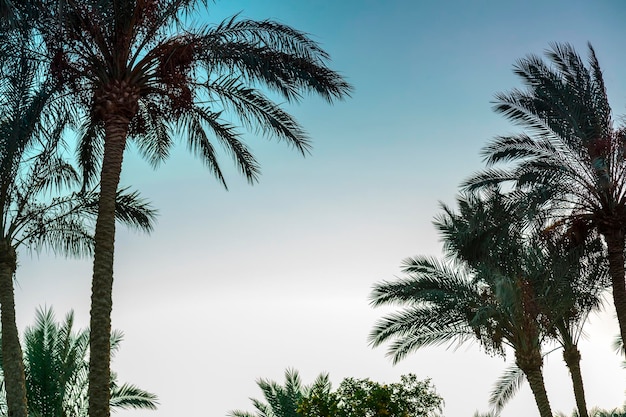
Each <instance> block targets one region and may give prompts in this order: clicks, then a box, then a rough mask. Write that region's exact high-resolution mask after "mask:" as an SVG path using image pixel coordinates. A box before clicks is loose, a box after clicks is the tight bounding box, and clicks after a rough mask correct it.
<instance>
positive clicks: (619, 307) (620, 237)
mask: <svg viewBox="0 0 626 417" xmlns="http://www.w3.org/2000/svg"><path fill="white" fill-rule="evenodd" d="M604 238H605V240H606V245H607V248H608V252H609V273H610V275H611V286H612V289H613V304H614V305H615V311H616V313H617V321H618V323H619V330H620V335H621V337H622V341H624V342H625V343H626V281H625V277H624V232H622V231H621V230H619V229H615V230H613V231H612V233H605V235H604Z"/></svg>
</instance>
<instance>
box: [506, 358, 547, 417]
mask: <svg viewBox="0 0 626 417" xmlns="http://www.w3.org/2000/svg"><path fill="white" fill-rule="evenodd" d="M515 361H516V363H517V366H518V367H519V368H520V369H521V370H522V372H524V375H526V379H527V380H528V384H529V385H530V389H531V390H532V392H533V395H534V397H535V402H536V403H537V408H538V409H539V415H540V416H541V417H553V415H552V409H551V408H550V401H549V400H548V393H547V392H546V385H545V383H544V381H543V372H542V371H541V366H542V365H543V360H542V359H541V352H539V351H536V350H534V349H533V350H532V351H530V352H526V353H523V352H520V351H519V350H517V351H516V352H515Z"/></svg>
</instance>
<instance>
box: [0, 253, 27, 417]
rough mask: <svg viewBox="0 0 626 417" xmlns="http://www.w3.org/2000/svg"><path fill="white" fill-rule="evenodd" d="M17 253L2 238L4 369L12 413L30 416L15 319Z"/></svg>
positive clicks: (12, 416) (0, 276) (11, 416)
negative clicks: (14, 285) (14, 275)
mask: <svg viewBox="0 0 626 417" xmlns="http://www.w3.org/2000/svg"><path fill="white" fill-rule="evenodd" d="M16 261H17V255H16V253H15V249H14V248H13V247H12V246H11V245H9V244H8V243H6V242H4V241H3V242H0V306H1V311H2V313H1V316H2V317H1V322H2V324H1V325H2V370H3V372H4V382H5V389H6V398H7V406H8V410H9V413H8V415H9V417H27V416H28V406H27V402H26V378H25V376H24V356H23V355H22V348H21V346H20V338H19V335H18V332H17V324H16V322H15V294H14V292H13V274H15V269H16V267H17V264H16Z"/></svg>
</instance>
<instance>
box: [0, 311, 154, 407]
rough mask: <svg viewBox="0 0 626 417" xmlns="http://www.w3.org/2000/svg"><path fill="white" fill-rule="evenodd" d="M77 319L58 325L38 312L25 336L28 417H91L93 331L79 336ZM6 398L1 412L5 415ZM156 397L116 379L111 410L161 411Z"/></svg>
mask: <svg viewBox="0 0 626 417" xmlns="http://www.w3.org/2000/svg"><path fill="white" fill-rule="evenodd" d="M73 325H74V314H73V312H72V311H70V312H69V313H68V314H67V315H66V316H65V320H64V321H63V322H61V323H58V322H56V320H55V317H54V312H53V310H52V309H51V308H47V309H44V310H41V309H38V310H37V312H36V316H35V325H34V326H33V327H29V328H27V329H26V330H25V332H24V363H25V373H26V386H27V396H28V404H29V415H32V416H40V417H61V416H76V417H81V416H85V417H86V416H87V373H88V361H87V355H88V347H89V331H88V330H81V331H79V332H74V330H73ZM121 340H122V333H121V332H113V334H112V337H111V349H112V351H113V352H115V351H117V349H119V344H120V342H121ZM4 399H5V398H3V396H0V412H2V413H3V414H4V415H6V402H5V401H2V400H4ZM156 405H157V398H156V396H155V395H154V394H151V393H149V392H147V391H144V390H142V389H140V388H137V387H136V386H134V385H131V384H122V385H121V386H120V385H118V382H117V378H116V377H115V376H114V375H113V377H112V379H111V407H115V408H120V409H128V408H143V409H156Z"/></svg>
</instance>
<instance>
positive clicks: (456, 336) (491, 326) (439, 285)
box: [370, 193, 552, 417]
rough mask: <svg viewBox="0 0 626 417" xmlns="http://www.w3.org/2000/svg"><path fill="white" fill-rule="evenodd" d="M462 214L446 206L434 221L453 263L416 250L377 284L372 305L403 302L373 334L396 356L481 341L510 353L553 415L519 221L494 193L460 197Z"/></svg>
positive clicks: (546, 415)
mask: <svg viewBox="0 0 626 417" xmlns="http://www.w3.org/2000/svg"><path fill="white" fill-rule="evenodd" d="M457 202H458V206H459V214H456V213H454V212H453V211H452V210H450V209H449V208H447V207H445V206H444V207H443V208H444V214H443V215H442V216H441V217H440V218H439V219H438V220H437V221H436V222H435V224H436V226H437V228H438V229H439V231H440V234H441V235H442V237H443V241H444V249H445V252H446V255H447V256H448V257H450V258H451V260H450V262H448V263H444V262H439V261H437V260H435V259H430V258H425V257H417V258H412V259H407V260H406V261H405V262H404V265H403V271H404V272H405V274H406V275H407V277H406V278H403V279H400V280H397V281H395V282H382V283H380V284H377V285H376V286H375V287H374V290H373V292H372V296H371V299H372V304H373V305H374V306H379V305H385V304H400V305H402V306H404V308H403V310H402V311H401V312H399V313H395V314H391V315H388V316H386V317H384V318H383V319H381V320H380V321H379V322H378V323H377V324H376V326H375V327H374V329H373V331H372V332H371V334H370V341H371V343H372V344H373V345H374V346H378V345H380V344H381V343H383V342H386V341H388V340H393V342H392V344H391V345H390V347H389V354H390V355H391V356H392V357H393V360H394V362H395V361H398V360H400V359H401V358H403V357H404V356H405V355H406V354H407V353H409V352H411V351H413V350H415V349H419V348H420V347H423V346H428V345H439V344H444V343H454V342H457V343H464V342H467V341H469V340H478V341H479V343H480V344H481V345H482V346H483V347H484V348H485V349H486V350H487V351H489V352H494V353H498V354H501V355H504V346H510V347H511V348H512V349H513V350H514V352H515V362H516V365H517V366H518V367H519V368H520V369H521V370H522V371H523V372H524V375H525V376H526V378H527V379H528V382H529V384H530V386H531V389H532V391H533V394H534V396H535V400H536V402H537V406H538V408H539V412H540V414H541V416H542V417H551V416H552V413H551V409H550V403H549V401H548V397H547V394H546V391H545V385H544V381H543V374H542V370H541V368H542V364H543V360H542V353H541V345H542V342H543V340H544V339H545V332H544V331H543V329H542V325H541V311H540V310H539V308H538V306H537V303H536V300H535V294H534V291H533V290H534V289H533V286H532V283H531V279H529V276H528V275H529V272H530V269H532V265H529V263H530V259H531V258H530V256H529V250H531V249H532V248H531V247H529V246H527V245H524V244H523V243H522V242H523V234H522V233H521V232H522V230H521V229H520V226H519V224H516V223H513V222H510V221H507V220H508V219H509V215H510V210H509V208H508V207H507V206H506V203H505V201H504V199H503V198H502V196H501V195H500V194H499V193H491V194H490V196H489V197H488V198H485V199H484V200H483V199H481V198H479V197H477V196H468V197H467V198H459V199H458V201H457Z"/></svg>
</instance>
